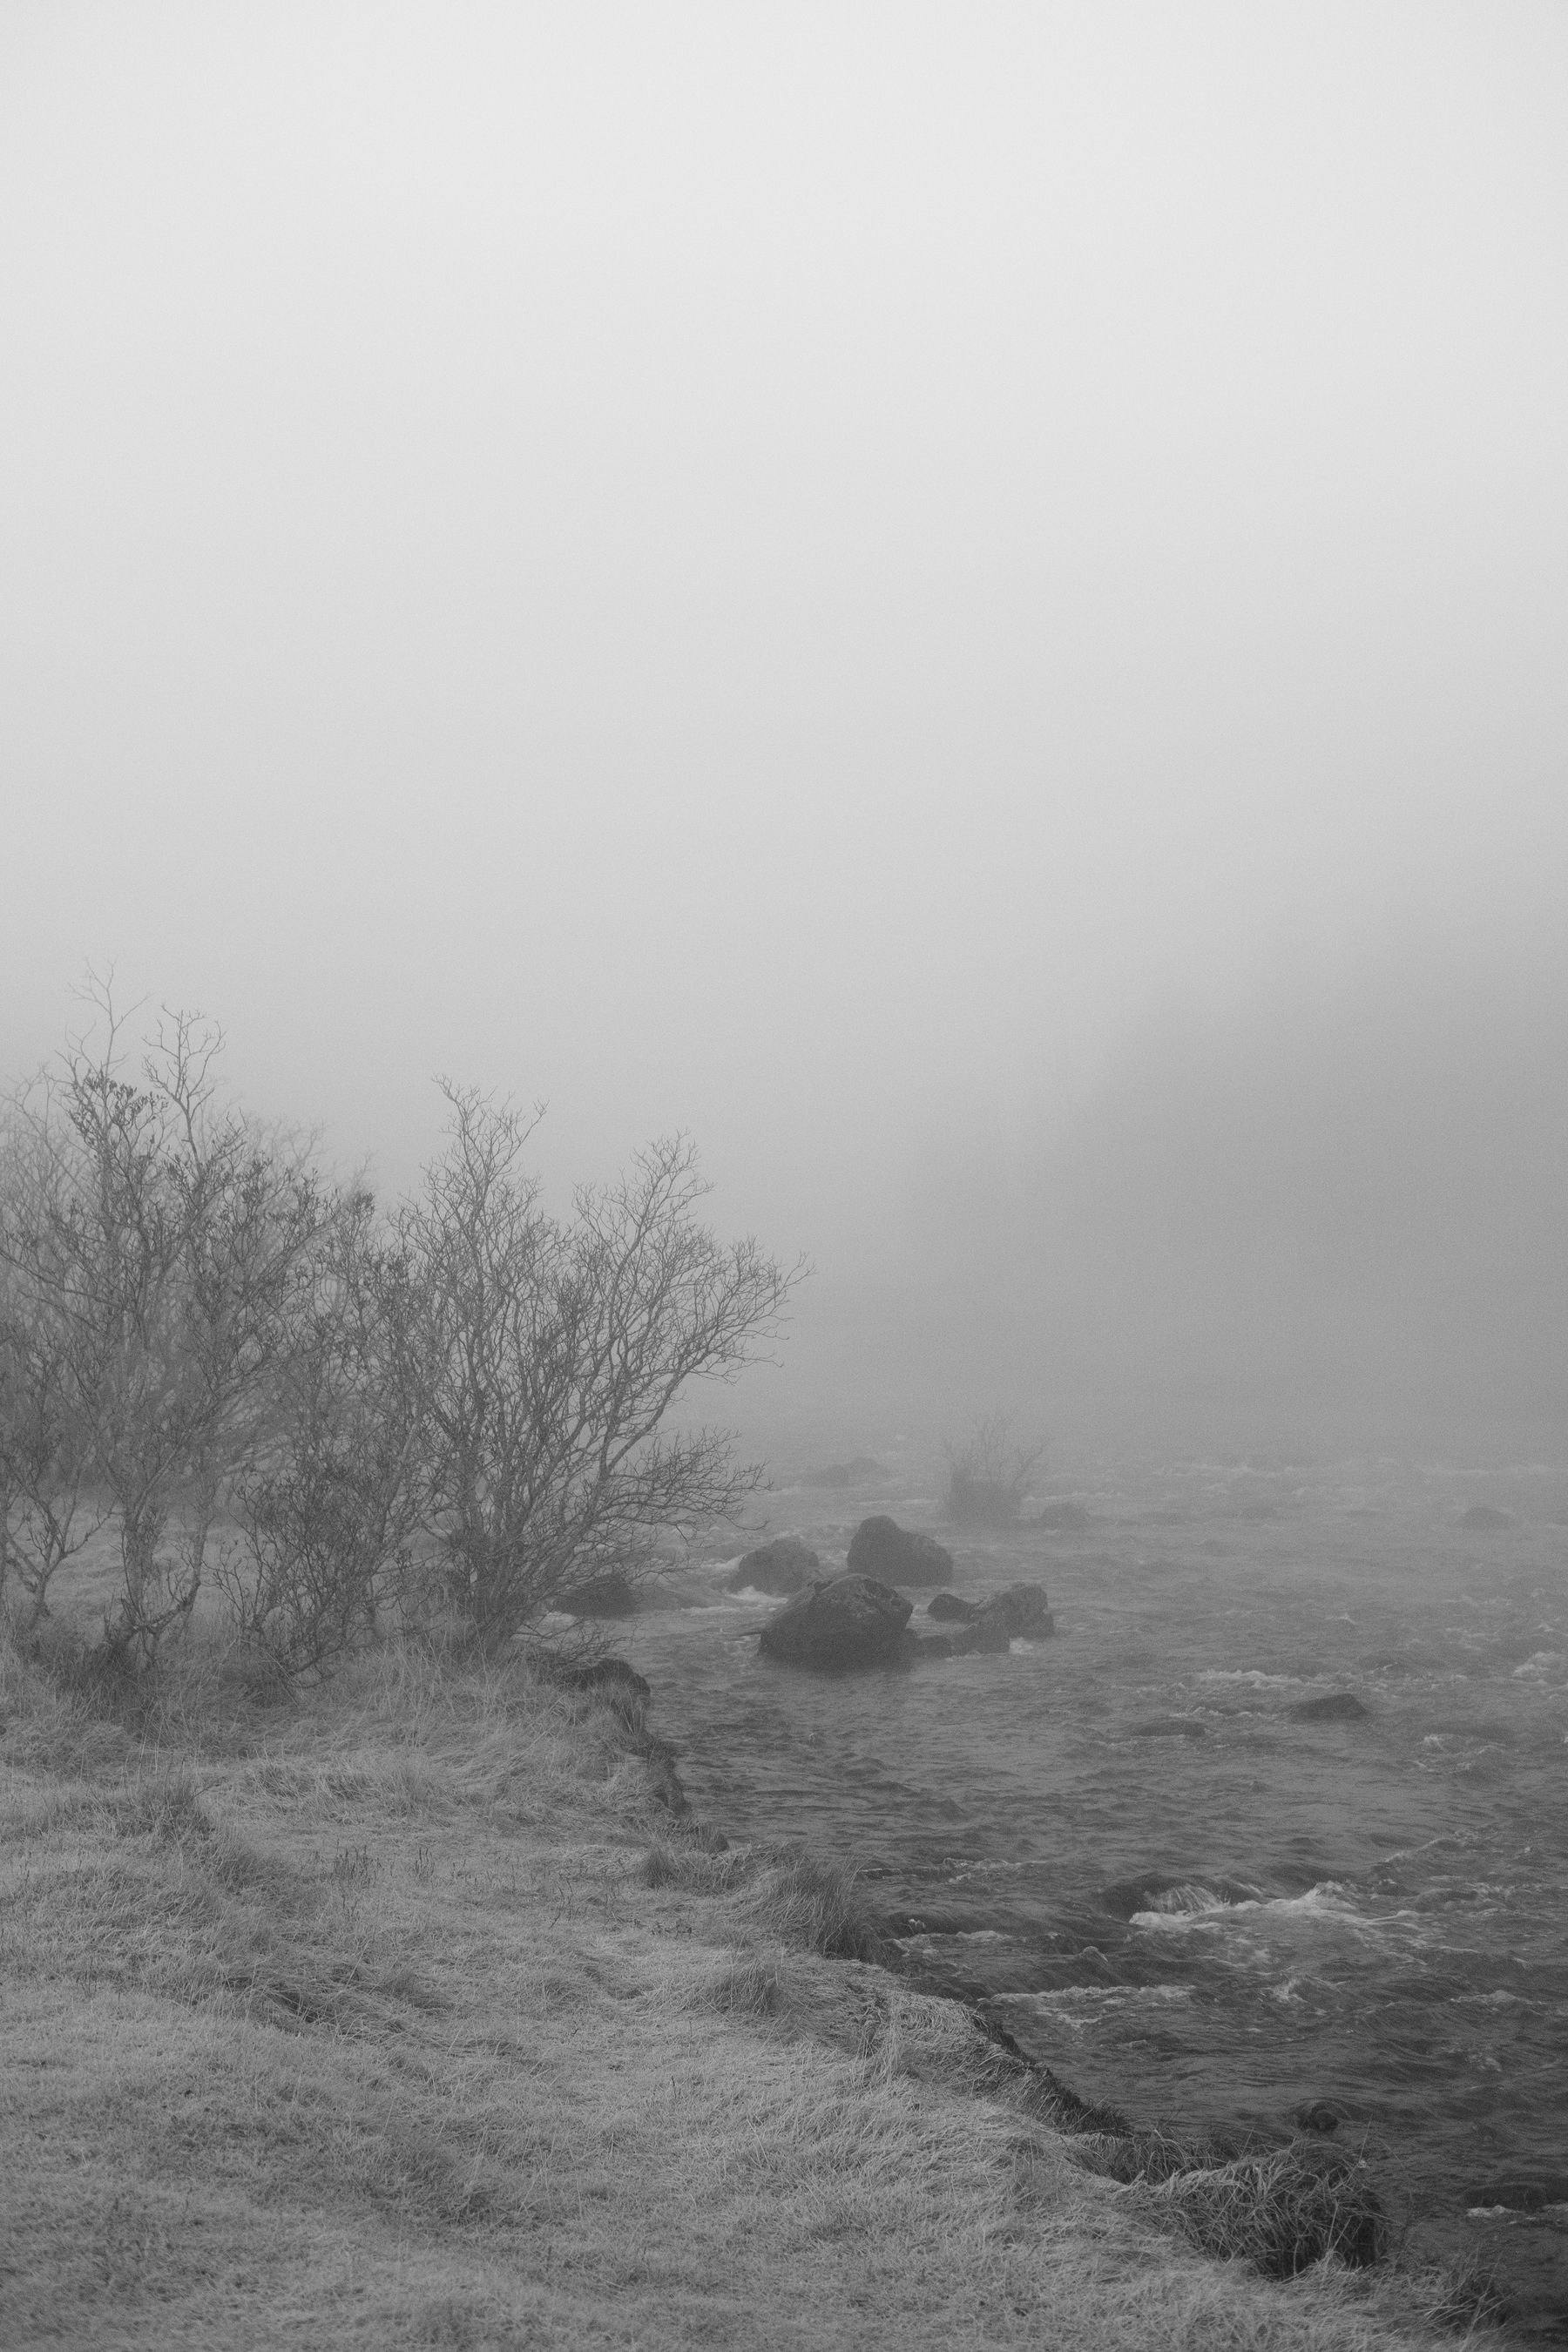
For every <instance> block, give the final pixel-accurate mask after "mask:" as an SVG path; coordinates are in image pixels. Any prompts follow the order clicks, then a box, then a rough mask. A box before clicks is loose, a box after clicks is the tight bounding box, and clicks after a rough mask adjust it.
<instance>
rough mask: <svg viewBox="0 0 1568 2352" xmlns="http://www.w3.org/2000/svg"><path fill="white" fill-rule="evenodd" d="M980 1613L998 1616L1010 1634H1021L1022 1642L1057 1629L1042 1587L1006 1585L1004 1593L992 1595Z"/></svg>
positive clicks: (1040, 1585)
mask: <svg viewBox="0 0 1568 2352" xmlns="http://www.w3.org/2000/svg"><path fill="white" fill-rule="evenodd" d="M982 1613H983V1614H984V1615H985V1616H993V1615H994V1616H997V1617H999V1618H1000V1619H1001V1621H1002V1622H1003V1624H1005V1626H1006V1628H1007V1632H1008V1633H1009V1635H1012V1634H1014V1633H1016V1634H1020V1635H1021V1636H1022V1637H1023V1639H1024V1640H1025V1641H1032V1640H1033V1639H1034V1638H1035V1636H1036V1635H1037V1634H1041V1633H1055V1632H1056V1630H1057V1627H1056V1620H1055V1618H1054V1617H1053V1616H1052V1615H1051V1604H1050V1602H1049V1601H1047V1598H1046V1588H1045V1586H1044V1585H1043V1584H1009V1585H1008V1586H1007V1587H1006V1589H1005V1591H1001V1592H997V1593H994V1594H993V1596H992V1598H991V1599H990V1600H989V1601H987V1602H986V1603H985V1607H984V1612H982Z"/></svg>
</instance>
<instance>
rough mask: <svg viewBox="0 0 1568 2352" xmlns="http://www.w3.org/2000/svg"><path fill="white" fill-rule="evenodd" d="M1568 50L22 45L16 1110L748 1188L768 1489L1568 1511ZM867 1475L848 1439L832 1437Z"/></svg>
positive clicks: (657, 28)
mask: <svg viewBox="0 0 1568 2352" xmlns="http://www.w3.org/2000/svg"><path fill="white" fill-rule="evenodd" d="M1565 96H1568V22H1565V20H1564V18H1563V15H1562V13H1561V11H1559V10H1557V9H1554V8H1551V7H1547V6H1528V5H1500V6H1497V7H1494V8H1492V9H1489V10H1488V11H1486V12H1484V15H1479V14H1477V13H1476V12H1474V11H1472V10H1468V9H1461V8H1458V7H1444V6H1432V5H1423V6H1420V7H1416V6H1400V5H1390V6H1387V7H1384V8H1380V9H1377V10H1373V11H1369V10H1367V9H1365V8H1364V7H1360V6H1357V7H1332V6H1328V7H1316V8H1313V9H1311V10H1310V11H1309V10H1304V9H1303V10H1299V11H1290V10H1286V11H1271V12H1262V13H1260V12H1258V11H1257V10H1255V9H1250V8H1243V7H1234V8H1217V7H1206V8H1205V7H1203V6H1198V7H1195V8H1192V9H1185V10H1182V11H1179V12H1172V11H1169V10H1164V9H1157V8H1154V7H1152V6H1132V5H1129V6H1126V7H1121V8H1105V7H1101V6H1092V7H1089V6H1086V7H1082V8H1072V7H1061V8H1052V9H1038V8H1027V9H1026V8H1018V9H1011V8H1005V7H994V6H986V5H965V6H963V7H962V8H960V7H956V6H953V7H941V6H936V7H912V6H907V5H906V6H901V7H900V8H897V9H893V8H886V9H883V8H877V7H872V6H853V5H851V6H847V7H835V8H832V9H826V8H825V9H814V8H811V7H809V6H800V5H796V6H793V7H791V8H789V9H787V10H784V9H780V10H763V9H748V10H739V11H738V10H734V9H720V8H713V9H701V8H695V7H683V6H671V7H668V8H665V9H660V10H645V9H637V8H635V7H626V8H623V9H616V8H612V7H608V6H603V5H595V0H586V5H573V6H571V7H565V6H563V7H560V8H552V7H549V6H545V5H538V6H531V7H529V8H528V9H526V10H521V11H519V10H502V9H489V8H484V7H480V6H472V7H467V8H464V9H461V10H455V9H437V8H435V7H408V8H398V7H395V6H390V5H381V6H377V7H374V8H369V7H366V8H353V7H347V6H342V7H331V6H328V7H320V8H310V9H304V8H300V9H290V8H289V7H288V6H285V5H276V6H272V7H269V8H268V9H266V10H263V11H249V12H238V11H232V12H226V11H215V10H212V9H211V8H205V7H200V8H198V7H191V8H188V9H181V8H174V7H166V8H160V7H157V6H153V5H149V6H146V7H143V8H140V9H138V10H135V11H110V10H108V9H103V8H76V7H72V6H70V5H62V0H50V5H23V4H22V0H11V5H7V7H6V8H5V11H4V12H3V14H0V320H3V321H4V325H3V328H0V332H3V334H4V339H5V366H4V368H3V369H0V793H3V795H4V821H5V832H4V840H5V901H4V908H5V923H4V934H3V943H0V991H3V993H0V1067H3V1068H4V1069H5V1071H7V1072H15V1071H18V1070H20V1069H22V1068H25V1067H26V1066H29V1065H31V1064H32V1063H34V1062H36V1061H37V1059H38V1058H39V1057H40V1056H41V1055H43V1054H44V1053H45V1052H47V1050H48V1049H49V1047H50V1046H51V1045H53V1044H54V1043H56V1042H57V1041H58V1037H59V1036H60V1034H61V1033H62V1031H63V1030H64V1028H65V1026H66V1025H67V1024H68V1021H69V1020H70V1018H71V1014H72V1002H71V997H70V991H71V989H72V987H73V985H74V984H75V983H77V982H79V979H80V977H81V974H82V972H83V970H84V968H85V966H86V965H87V964H88V962H89V961H94V962H96V963H97V964H99V965H100V967H101V966H103V965H106V964H108V963H109V962H110V961H112V962H113V964H114V966H115V969H116V973H117V985H118V986H119V988H120V990H121V993H122V995H123V997H124V999H125V1000H126V1001H127V1002H132V1001H134V1000H135V999H137V998H140V997H142V996H143V995H146V996H150V997H151V998H152V999H153V1000H154V1001H157V1000H165V1001H169V1002H174V1003H181V1004H186V1005H190V1004H197V1005H201V1006H203V1007H205V1008H206V1009H207V1010H209V1011H210V1012H212V1013H215V1014H216V1015H218V1016H219V1017H221V1019H222V1020H223V1021H224V1023H225V1024H226V1028H227V1030H228V1033H229V1037H230V1049H229V1056H228V1060H229V1066H230V1072H231V1076H233V1078H234V1079H235V1081H236V1083H237V1085H238V1086H239V1087H240V1088H241V1090H242V1091H243V1093H244V1094H245V1096H246V1097H247V1100H250V1101H253V1102H254V1103H255V1104H256V1105H257V1106H258V1108H263V1109H266V1110H268V1111H272V1112H278V1113H287V1114H289V1115H290V1116H293V1117H297V1118H301V1119H303V1120H306V1121H309V1122H312V1123H315V1124H318V1125H320V1126H321V1129H322V1131H323V1139H324V1144H325V1148H326V1149H327V1150H328V1151H329V1152H330V1153H331V1155H332V1157H333V1158H334V1159H335V1160H337V1161H338V1163H339V1164H340V1165H342V1166H345V1167H346V1166H349V1165H352V1164H353V1163H355V1162H357V1161H358V1160H362V1159H363V1158H364V1157H365V1156H366V1155H367V1154H368V1155H373V1156H374V1164H375V1167H376V1171H377V1174H378V1179H379V1181H381V1182H382V1183H383V1184H384V1186H386V1187H388V1188H391V1189H396V1188H397V1187H399V1186H401V1185H403V1184H405V1183H407V1182H409V1181H412V1179H413V1177H414V1175H415V1173H416V1170H417V1168H418V1166H419V1164H420V1162H421V1160H422V1159H423V1158H424V1157H425V1156H426V1154H427V1153H428V1152H429V1150H431V1149H432V1146H433V1143H434V1140H435V1137H436V1133H437V1126H438V1117H437V1114H438V1109H439V1105H438V1102H437V1097H436V1096H435V1094H434V1091H433V1089H432V1087H431V1085H430V1079H431V1077H432V1076H433V1075H434V1074H435V1073H436V1072H437V1071H439V1070H447V1071H450V1072H452V1073H453V1074H454V1075H456V1076H459V1077H462V1078H471V1079H474V1080H477V1081H479V1082H481V1083H483V1084H486V1085H489V1086H494V1087H498V1088H501V1089H506V1090H510V1091H511V1092H513V1093H515V1094H516V1095H518V1096H519V1097H522V1098H524V1099H528V1100H532V1099H535V1098H539V1099H542V1100H544V1101H546V1102H547V1103H548V1104H549V1107H550V1108H549V1117H548V1118H547V1120H546V1122H545V1124H544V1126H543V1128H542V1129H541V1132H540V1139H539V1144H540V1150H541V1154H542V1159H543V1160H544V1161H545V1163H546V1165H547V1169H548V1171H549V1173H550V1176H551V1179H552V1181H553V1182H556V1183H558V1184H563V1183H564V1182H565V1181H567V1180H569V1179H571V1178H573V1177H576V1176H582V1175H587V1174H594V1173H602V1172H605V1171H607V1170H608V1169H610V1168H611V1167H613V1166H614V1165H615V1164H616V1162H617V1161H619V1160H621V1159H623V1158H624V1157H625V1155H626V1152H627V1151H628V1150H630V1149H631V1148H632V1147H633V1146H634V1145H635V1144H636V1143H637V1141H638V1140H639V1139H641V1138H642V1137H644V1136H646V1135H647V1134H649V1133H652V1132H656V1131H664V1130H668V1129H671V1128H675V1127H680V1128H684V1129H690V1130H691V1131H692V1132H694V1133H695V1135H696V1136H697V1137H698V1139H699V1140H700V1144H701V1146H702V1149H703V1152H704V1157H705V1162H706V1165H707V1166H708V1168H709V1170H710V1173H711V1175H712V1177H713V1179H714V1182H715V1192H714V1195H713V1201H712V1209H713V1214H714V1217H715V1220H716V1222H718V1223H721V1224H722V1225H725V1226H726V1227H729V1228H731V1229H740V1228H755V1229H756V1230H758V1231H760V1232H761V1233H763V1234H764V1235H765V1237H766V1238H767V1239H768V1240H769V1241H770V1242H771V1243H773V1244H774V1245H775V1246H776V1247H777V1248H778V1249H779V1250H780V1252H781V1253H782V1254H784V1255H795V1253H797V1252H805V1253H807V1254H808V1255H810V1256H811V1257H812V1258H813V1260H814V1261H815V1264H816V1273H815V1275H814V1276H813V1277H812V1280H811V1281H810V1283H809V1284H808V1285H807V1286H805V1288H804V1289H803V1291H802V1294H801V1297H800V1300H799V1304H798V1309H797V1314H796V1318H795V1328H794V1329H793V1331H792V1333H791V1334H790V1336H789V1338H788V1340H787V1342H786V1345H785V1347H784V1364H783V1368H782V1369H781V1370H779V1371H778V1372H777V1373H776V1374H773V1375H771V1376H763V1377H762V1378H760V1379H759V1381H757V1382H756V1383H753V1385H752V1388H751V1389H750V1390H749V1391H747V1394H746V1396H745V1397H744V1398H743V1399H742V1400H741V1401H740V1410H741V1411H742V1417H743V1418H752V1419H754V1420H755V1421H756V1422H757V1423H758V1425H759V1426H763V1425H769V1426H777V1427H779V1428H783V1429H784V1430H786V1431H794V1432H805V1431H807V1430H809V1431H810V1432H812V1433H815V1432H816V1430H817V1428H818V1427H820V1428H821V1429H822V1430H823V1432H824V1433H831V1432H833V1431H836V1430H841V1431H842V1432H843V1435H844V1438H845V1442H846V1444H858V1443H861V1442H870V1441H871V1440H872V1439H874V1438H875V1436H876V1434H877V1433H878V1432H879V1431H883V1430H886V1429H888V1428H889V1427H891V1426H893V1425H895V1424H896V1423H900V1421H901V1420H903V1419H904V1418H909V1417H912V1418H913V1419H914V1420H915V1421H916V1422H917V1423H919V1424H920V1425H921V1426H922V1427H926V1428H929V1429H931V1430H933V1431H939V1432H940V1431H941V1430H942V1429H944V1428H952V1427H954V1426H956V1425H957V1424H959V1423H962V1422H963V1420H964V1419H966V1418H967V1417H968V1416H969V1415H970V1414H971V1413H972V1412H977V1411H981V1410H987V1409H992V1408H994V1407H1001V1408H1004V1409H1010V1410H1012V1411H1014V1412H1016V1413H1017V1414H1019V1415H1020V1416H1021V1418H1022V1419H1023V1420H1024V1421H1025V1422H1026V1423H1029V1424H1030V1425H1031V1426H1034V1425H1038V1426H1039V1427H1041V1428H1048V1430H1049V1431H1050V1432H1051V1433H1052V1435H1053V1439H1054V1440H1055V1442H1056V1443H1057V1444H1058V1445H1060V1446H1065V1447H1068V1448H1070V1447H1071V1446H1073V1445H1077V1444H1082V1445H1104V1446H1108V1447H1115V1446H1128V1447H1137V1446H1148V1445H1166V1444H1170V1445H1183V1446H1199V1447H1226V1446H1232V1447H1237V1448H1246V1447H1248V1446H1268V1447H1272V1448H1274V1449H1276V1450H1279V1449H1283V1450H1285V1451H1289V1450H1291V1449H1292V1448H1294V1449H1297V1450H1307V1451H1310V1450H1313V1449H1318V1448H1321V1447H1324V1446H1335V1447H1339V1446H1351V1447H1353V1446H1357V1445H1372V1446H1374V1447H1375V1446H1384V1445H1388V1446H1404V1447H1415V1448H1417V1449H1419V1448H1421V1447H1439V1448H1446V1449H1449V1450H1451V1451H1457V1452H1458V1453H1460V1454H1464V1453H1467V1452H1470V1453H1476V1454H1482V1453H1492V1452H1496V1451H1498V1450H1501V1451H1502V1452H1504V1453H1507V1454H1519V1453H1521V1451H1522V1452H1524V1453H1526V1454H1529V1453H1531V1452H1540V1451H1542V1450H1544V1451H1545V1452H1546V1453H1548V1454H1550V1455H1551V1456H1552V1458H1553V1459H1561V1458H1562V1454H1563V1438H1562V1431H1563V1425H1564V1412H1565V1411H1568V1338H1565V1334H1568V1268H1565V1262H1564V1246H1565V1245H1564V1241H1563V1213H1562V1211H1563V1201H1564V1197H1565V1192H1568V1185H1565V1181H1564V1180H1565V1178H1568V1111H1565V1108H1564V1074H1565V1072H1568V1059H1565V1057H1564V1050H1563V1049H1564V1046H1565V1045H1568V1034H1565V1033H1568V972H1565V970H1564V963H1563V951H1562V950H1561V948H1560V945H1559V941H1558V937H1557V934H1558V932H1559V931H1560V929H1562V924H1561V907H1562V899H1563V883H1564V880H1565V879H1568V790H1565V782H1568V769H1565V758H1564V755H1565V751H1568V664H1564V662H1563V650H1562V649H1563V645H1564V644H1565V643H1568V527H1565V526H1568V436H1565V435H1564V432H1563V423H1562V420H1563V417H1564V416H1565V415H1568V307H1565V305H1564V303H1563V287H1564V285H1565V284H1568V143H1565V142H1563V137H1562V121H1563V100H1564V98H1565ZM801 1442H802V1443H804V1442H805V1438H804V1436H802V1439H801Z"/></svg>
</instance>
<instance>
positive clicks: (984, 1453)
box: [947, 1412, 1045, 1528]
mask: <svg viewBox="0 0 1568 2352" xmlns="http://www.w3.org/2000/svg"><path fill="white" fill-rule="evenodd" d="M1044 1450H1045V1449H1044V1448H1043V1447H1042V1446H1039V1445H1036V1446H1033V1447H1029V1446H1024V1445H1016V1444H1014V1443H1013V1423H1012V1418H1011V1416H1010V1415H1009V1414H1007V1413H1005V1412H994V1413H989V1414H984V1415H982V1417H981V1418H980V1419H979V1420H978V1421H976V1423H975V1424H974V1427H973V1430H972V1431H971V1432H970V1434H969V1436H968V1438H967V1439H966V1441H965V1442H964V1444H963V1445H962V1446H961V1447H959V1448H958V1449H957V1450H956V1451H955V1450H954V1449H953V1447H952V1446H951V1445H950V1446H949V1447H948V1448H947V1460H948V1475H947V1516H948V1517H949V1518H950V1519H952V1521H953V1522H954V1523H955V1524H956V1525H957V1526H959V1527H984V1528H1011V1527H1016V1525H1017V1522H1018V1514H1019V1512H1020V1511H1021V1510H1022V1509H1023V1507H1024V1497H1025V1496H1026V1494H1027V1492H1028V1487H1029V1473H1030V1471H1031V1470H1032V1469H1033V1468H1034V1466H1035V1465H1036V1463H1037V1461H1038V1460H1039V1458H1040V1455H1041V1454H1042V1453H1043V1452H1044Z"/></svg>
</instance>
